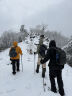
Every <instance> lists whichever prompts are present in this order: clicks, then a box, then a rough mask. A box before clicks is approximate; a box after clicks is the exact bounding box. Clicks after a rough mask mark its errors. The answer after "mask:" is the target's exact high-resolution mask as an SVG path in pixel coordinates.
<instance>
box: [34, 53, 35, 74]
mask: <svg viewBox="0 0 72 96" xmlns="http://www.w3.org/2000/svg"><path fill="white" fill-rule="evenodd" d="M34 74H35V53H34Z"/></svg>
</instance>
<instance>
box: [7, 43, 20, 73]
mask: <svg viewBox="0 0 72 96" xmlns="http://www.w3.org/2000/svg"><path fill="white" fill-rule="evenodd" d="M9 55H10V60H11V61H12V63H11V64H12V70H13V72H12V74H13V75H15V74H16V70H17V72H19V71H20V62H19V61H20V55H22V50H21V48H20V47H19V46H18V43H17V42H16V41H14V42H13V46H12V47H11V49H10V51H9Z"/></svg>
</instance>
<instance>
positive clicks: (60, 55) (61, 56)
mask: <svg viewBox="0 0 72 96" xmlns="http://www.w3.org/2000/svg"><path fill="white" fill-rule="evenodd" d="M56 63H57V64H59V65H64V64H66V53H65V51H64V50H62V49H60V48H56Z"/></svg>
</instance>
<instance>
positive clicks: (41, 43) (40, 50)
mask: <svg viewBox="0 0 72 96" xmlns="http://www.w3.org/2000/svg"><path fill="white" fill-rule="evenodd" d="M43 39H44V35H41V36H40V40H39V44H38V46H37V53H38V62H37V68H36V73H39V67H40V64H41V63H40V60H41V59H42V58H44V56H43V55H45V52H44V53H43V50H42V49H44V51H45V50H46V49H47V47H46V45H44V44H43ZM41 46H43V48H41ZM34 53H36V52H34ZM42 53H43V55H42ZM45 72H46V63H44V64H43V65H42V77H43V78H44V77H45Z"/></svg>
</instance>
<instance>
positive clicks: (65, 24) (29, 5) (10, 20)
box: [0, 0, 72, 37]
mask: <svg viewBox="0 0 72 96" xmlns="http://www.w3.org/2000/svg"><path fill="white" fill-rule="evenodd" d="M71 9H72V0H0V34H2V33H3V32H4V31H6V30H10V29H12V30H19V29H20V25H22V24H24V25H25V27H26V28H28V29H29V28H30V27H35V26H36V25H38V24H47V25H48V29H49V30H56V31H58V32H61V34H63V35H64V36H66V37H70V36H71V35H72V32H71V31H72V27H71V25H72V11H71Z"/></svg>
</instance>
